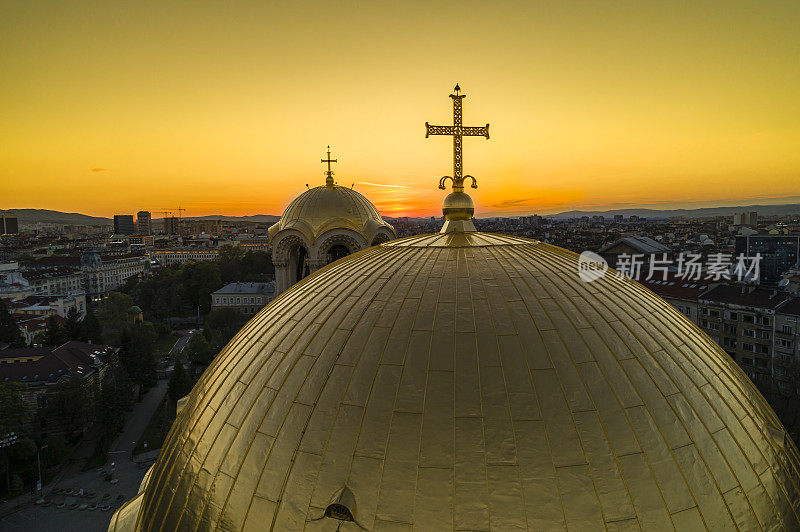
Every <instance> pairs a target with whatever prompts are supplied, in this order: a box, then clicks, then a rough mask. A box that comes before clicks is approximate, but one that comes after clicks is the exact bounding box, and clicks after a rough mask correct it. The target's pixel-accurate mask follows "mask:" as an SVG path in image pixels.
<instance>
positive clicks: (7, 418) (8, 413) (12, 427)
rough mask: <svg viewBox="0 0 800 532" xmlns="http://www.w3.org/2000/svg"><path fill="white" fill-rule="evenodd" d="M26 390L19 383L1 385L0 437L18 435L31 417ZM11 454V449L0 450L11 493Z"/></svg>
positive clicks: (0, 464) (3, 470) (2, 469)
mask: <svg viewBox="0 0 800 532" xmlns="http://www.w3.org/2000/svg"><path fill="white" fill-rule="evenodd" d="M25 390H26V388H25V385H24V384H22V383H19V382H3V383H0V437H2V436H5V435H6V434H9V433H11V432H15V433H17V434H20V433H21V432H22V426H23V424H24V423H25V421H27V419H28V417H29V416H30V409H29V408H28V405H27V404H26V403H25V399H24V397H23V394H24V393H25ZM15 445H16V444H15ZM15 445H12V447H14V446H15ZM10 452H11V447H7V448H5V449H0V473H3V474H5V477H6V489H7V490H9V491H11V477H10V471H11V458H10V455H9V453H10Z"/></svg>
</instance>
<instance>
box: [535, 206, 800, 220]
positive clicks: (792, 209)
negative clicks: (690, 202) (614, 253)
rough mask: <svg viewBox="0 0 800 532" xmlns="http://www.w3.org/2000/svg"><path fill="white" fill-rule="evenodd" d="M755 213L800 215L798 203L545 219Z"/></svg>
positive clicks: (616, 211)
mask: <svg viewBox="0 0 800 532" xmlns="http://www.w3.org/2000/svg"><path fill="white" fill-rule="evenodd" d="M750 211H756V212H758V214H759V216H784V215H787V214H800V203H790V204H787V205H741V206H738V207H705V208H701V209H671V210H660V209H614V210H609V211H567V212H560V213H558V214H548V215H546V217H547V218H580V217H581V216H605V217H609V216H610V217H613V216H614V215H615V214H621V215H623V216H625V217H626V218H627V217H629V216H639V217H643V218H672V217H675V216H683V217H685V218H707V217H713V216H732V215H733V214H734V213H737V212H750Z"/></svg>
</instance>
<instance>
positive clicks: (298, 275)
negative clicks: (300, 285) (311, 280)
mask: <svg viewBox="0 0 800 532" xmlns="http://www.w3.org/2000/svg"><path fill="white" fill-rule="evenodd" d="M292 259H294V260H292V263H293V264H294V271H293V272H292V273H293V276H294V278H293V279H292V280H291V284H294V283H296V282H298V281H300V280H301V279H303V278H304V277H306V276H307V275H308V273H309V271H308V251H306V248H305V247H303V246H297V247H296V248H294V249H293V250H292Z"/></svg>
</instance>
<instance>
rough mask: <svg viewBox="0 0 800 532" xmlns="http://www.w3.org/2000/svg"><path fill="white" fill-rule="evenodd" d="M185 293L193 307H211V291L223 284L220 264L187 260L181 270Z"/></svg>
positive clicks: (207, 308)
mask: <svg viewBox="0 0 800 532" xmlns="http://www.w3.org/2000/svg"><path fill="white" fill-rule="evenodd" d="M181 278H182V281H183V288H184V295H185V296H186V300H187V303H189V304H190V305H191V306H192V307H193V308H197V307H198V306H199V307H200V308H201V309H202V311H203V312H208V311H209V310H210V309H211V292H213V291H214V290H217V289H219V288H220V287H221V286H222V276H221V275H220V270H219V266H217V265H216V264H215V263H213V262H187V263H186V264H184V265H183V270H182V272H181Z"/></svg>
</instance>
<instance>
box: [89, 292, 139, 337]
mask: <svg viewBox="0 0 800 532" xmlns="http://www.w3.org/2000/svg"><path fill="white" fill-rule="evenodd" d="M132 306H133V298H132V297H131V296H129V295H128V294H123V293H120V292H111V293H109V294H108V297H106V298H105V299H104V300H103V301H102V302H101V303H100V309H99V311H98V312H97V318H98V320H99V321H100V325H101V326H102V328H103V336H104V337H105V340H106V342H109V343H111V344H112V345H119V340H120V335H121V334H122V330H123V329H124V328H125V326H126V325H127V321H126V317H127V312H128V309H129V308H131V307H132Z"/></svg>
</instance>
